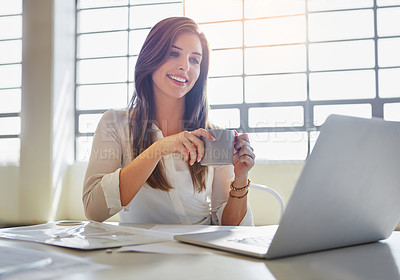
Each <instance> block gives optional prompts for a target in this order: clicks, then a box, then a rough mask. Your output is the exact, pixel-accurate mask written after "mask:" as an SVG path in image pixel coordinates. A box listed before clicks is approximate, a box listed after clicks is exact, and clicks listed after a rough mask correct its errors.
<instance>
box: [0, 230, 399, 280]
mask: <svg viewBox="0 0 400 280" xmlns="http://www.w3.org/2000/svg"><path fill="white" fill-rule="evenodd" d="M125 225H126V224H125ZM0 246H7V247H19V248H21V247H22V248H28V249H36V250H40V251H42V252H48V253H51V254H57V255H61V256H62V255H64V256H65V255H69V256H70V255H74V256H78V257H81V258H84V259H86V260H89V261H91V262H94V263H98V264H106V265H110V266H111V268H110V269H105V270H97V271H90V272H85V273H82V272H80V273H75V274H72V275H65V276H63V277H59V279H79V280H86V279H93V280H102V279H113V280H115V279H124V280H126V279H140V280H143V279H149V280H156V279H174V280H175V279H220V280H224V279H229V280H232V279H240V280H245V279H246V280H247V279H278V280H280V279H285V280H286V279H296V280H297V279H307V280H309V279H332V280H333V279H334V280H338V279H339V280H347V279H363V280H364V279H373V280H380V279H384V280H391V279H400V273H399V268H400V232H394V233H393V234H392V236H391V237H390V238H389V239H387V240H385V241H381V242H376V243H371V244H366V245H360V246H352V247H348V248H343V249H336V250H330V251H324V252H318V253H313V254H306V255H301V256H295V257H289V258H282V259H277V260H271V261H266V260H260V259H255V258H250V257H245V256H241V255H236V254H232V253H227V252H223V251H218V250H213V249H206V248H202V249H201V250H206V251H207V252H210V253H211V254H201V255H177V254H175V255H166V254H149V253H133V252H129V253H117V252H113V253H106V250H95V251H79V250H74V249H67V248H61V247H56V246H51V245H45V244H39V243H33V242H26V241H17V240H7V239H0ZM187 246H192V245H187ZM59 279H58V280H59Z"/></svg>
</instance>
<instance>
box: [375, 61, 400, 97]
mask: <svg viewBox="0 0 400 280" xmlns="http://www.w3.org/2000/svg"><path fill="white" fill-rule="evenodd" d="M378 73H379V97H382V98H385V97H400V79H399V77H400V68H395V69H380V70H379V72H378Z"/></svg>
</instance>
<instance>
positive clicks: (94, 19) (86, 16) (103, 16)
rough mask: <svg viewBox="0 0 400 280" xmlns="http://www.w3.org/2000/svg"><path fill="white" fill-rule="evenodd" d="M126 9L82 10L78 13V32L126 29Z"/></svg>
mask: <svg viewBox="0 0 400 280" xmlns="http://www.w3.org/2000/svg"><path fill="white" fill-rule="evenodd" d="M127 27H128V8H127V7H126V8H108V9H95V10H83V11H80V12H79V13H78V32H93V31H107V30H120V29H127Z"/></svg>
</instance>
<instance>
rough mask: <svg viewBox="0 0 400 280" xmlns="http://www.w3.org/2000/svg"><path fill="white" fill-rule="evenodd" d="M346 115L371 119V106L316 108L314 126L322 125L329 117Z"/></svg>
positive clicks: (354, 105)
mask: <svg viewBox="0 0 400 280" xmlns="http://www.w3.org/2000/svg"><path fill="white" fill-rule="evenodd" d="M331 114H337V115H345V116H352V117H362V118H371V117H372V109H371V104H344V105H321V106H314V125H316V126H319V125H322V124H323V123H324V122H325V121H326V119H327V118H328V116H329V115H331Z"/></svg>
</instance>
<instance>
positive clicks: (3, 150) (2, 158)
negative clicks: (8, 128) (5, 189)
mask: <svg viewBox="0 0 400 280" xmlns="http://www.w3.org/2000/svg"><path fill="white" fill-rule="evenodd" d="M20 146H21V141H20V140H19V138H6V139H0V165H6V164H9V163H17V162H19V158H20Z"/></svg>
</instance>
